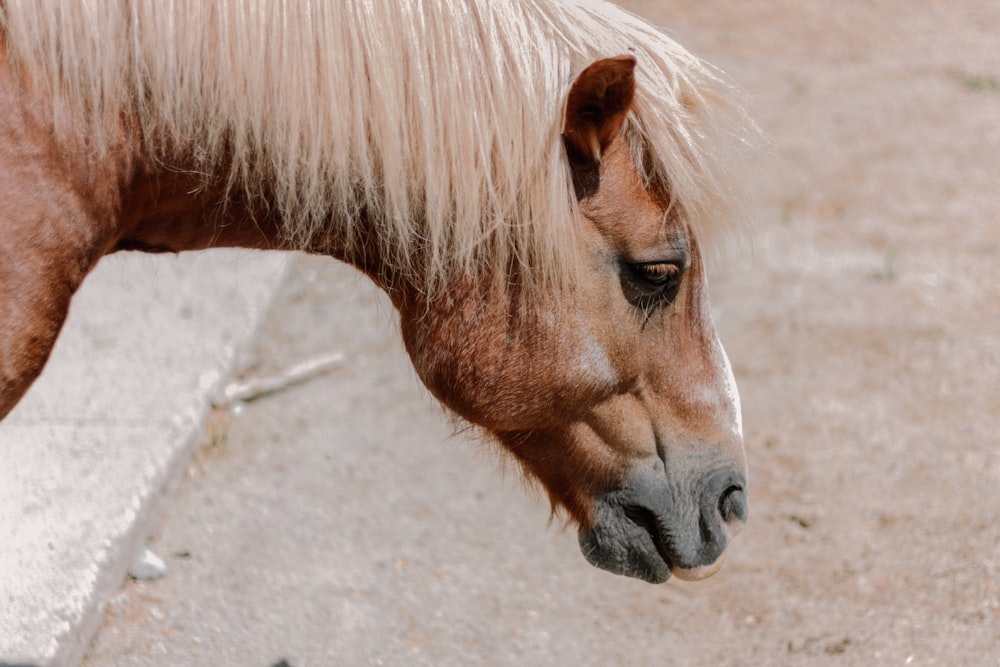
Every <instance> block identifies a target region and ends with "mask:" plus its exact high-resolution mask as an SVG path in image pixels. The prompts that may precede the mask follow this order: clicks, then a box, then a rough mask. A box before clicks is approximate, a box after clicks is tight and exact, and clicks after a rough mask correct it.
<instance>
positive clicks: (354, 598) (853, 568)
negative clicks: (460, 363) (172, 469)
mask: <svg viewBox="0 0 1000 667" xmlns="http://www.w3.org/2000/svg"><path fill="white" fill-rule="evenodd" d="M624 4H625V5H626V6H628V7H629V8H630V9H632V10H634V11H636V12H637V13H639V14H641V15H644V16H646V17H648V18H649V19H651V20H653V21H654V22H655V23H657V24H659V25H662V26H666V27H667V29H668V30H669V31H670V32H671V33H672V34H673V35H674V36H675V37H676V38H677V39H678V41H680V42H681V43H683V44H684V45H685V46H687V47H688V48H690V49H692V50H693V51H695V52H696V53H698V54H699V55H701V56H703V57H705V58H706V59H708V60H710V61H712V62H714V63H715V64H716V65H718V66H720V67H721V68H722V69H724V70H725V71H727V72H728V73H729V74H730V75H731V77H732V78H733V79H735V80H736V82H737V83H738V84H739V85H740V86H742V87H743V88H744V89H746V90H747V91H748V92H749V94H750V103H749V104H750V108H751V110H752V113H753V115H754V116H755V117H756V119H757V120H758V122H759V124H760V126H761V128H762V129H763V130H764V132H765V133H766V135H767V136H768V137H769V138H770V146H769V147H768V149H767V150H766V151H764V155H762V157H761V158H760V160H759V162H758V164H756V165H754V169H752V171H751V173H749V174H748V175H747V177H748V179H749V181H750V183H751V186H752V188H751V189H752V191H753V199H752V202H751V205H750V209H751V217H752V219H753V221H754V223H753V226H752V229H751V230H750V231H751V234H750V236H751V237H752V241H751V243H749V244H747V245H742V246H740V245H737V246H734V247H733V248H731V249H730V250H729V252H728V253H727V254H725V255H724V256H722V257H721V258H720V259H718V260H716V261H714V262H713V263H712V265H711V266H710V269H711V273H710V281H711V290H712V301H713V305H714V307H715V311H716V317H717V324H718V326H719V329H720V332H721V335H722V338H723V341H724V343H725V345H726V347H727V350H728V352H729V356H730V358H731V359H732V361H733V365H734V370H735V373H736V376H737V380H738V382H739V385H740V389H741V393H742V396H743V407H744V423H745V431H746V444H747V451H748V457H749V461H750V466H751V493H750V506H751V507H750V517H751V518H750V522H749V524H748V526H747V528H746V529H745V530H744V531H743V533H742V534H741V535H740V537H739V538H738V540H737V541H736V542H735V544H734V545H733V548H732V549H731V553H730V556H729V559H728V561H727V563H726V565H725V567H724V568H723V570H722V572H721V573H720V574H718V575H717V576H715V577H713V578H712V579H710V580H708V581H705V582H700V583H697V584H685V583H678V582H670V583H668V584H666V585H664V586H662V587H653V586H648V585H646V584H642V583H640V582H633V581H629V580H625V579H622V578H618V577H614V576H611V575H607V574H605V573H602V572H598V571H596V570H593V569H592V568H589V566H587V565H586V564H585V563H583V561H582V558H581V557H580V556H579V554H578V552H577V551H576V546H575V538H574V536H573V535H572V534H571V533H566V532H563V531H560V530H559V528H558V526H552V527H549V528H547V527H546V519H547V516H546V508H545V507H544V501H543V500H542V499H540V498H539V497H537V496H535V495H532V494H531V493H523V492H522V490H521V489H520V488H519V485H518V483H517V482H516V479H515V480H513V481H512V480H511V475H508V476H507V478H506V481H502V480H503V479H504V478H503V476H502V475H500V474H499V473H498V472H497V466H496V465H495V464H493V462H492V457H491V455H490V453H489V451H488V448H484V447H483V446H481V445H479V444H476V443H469V442H465V440H464V438H463V437H462V436H461V435H458V436H455V437H454V438H451V439H448V438H447V433H448V426H447V423H446V421H445V420H444V418H443V417H442V416H441V415H440V413H438V412H436V411H435V409H434V408H433V407H432V406H430V405H429V403H428V401H427V399H426V397H424V396H423V395H422V394H421V390H420V389H419V388H418V387H417V386H416V381H415V380H414V379H413V377H412V376H411V375H406V373H405V372H397V371H396V370H395V369H396V367H397V366H398V367H404V366H405V361H404V360H402V358H401V353H400V352H399V351H398V343H397V342H395V340H394V337H393V334H392V332H391V320H390V316H389V315H388V314H387V312H386V311H387V306H385V303H384V301H380V300H378V299H377V298H376V297H373V296H363V297H353V296H350V295H353V294H356V293H358V290H361V289H362V288H361V287H360V283H359V282H358V281H357V280H354V279H348V280H347V281H346V283H345V282H344V281H343V279H342V278H341V277H340V276H343V275H344V274H343V272H342V270H340V269H337V268H336V267H333V268H331V267H330V266H328V264H329V263H325V264H321V265H320V264H316V260H308V261H307V260H300V261H298V262H297V267H296V271H295V272H294V275H293V278H292V281H291V283H290V284H289V286H287V287H286V292H285V298H284V299H283V301H282V303H280V304H278V305H277V306H276V312H275V314H274V315H273V316H272V318H271V320H270V321H269V323H268V325H267V328H266V329H265V331H264V332H263V333H262V341H261V343H260V344H259V345H258V350H257V351H256V354H258V355H266V354H274V355H276V356H275V357H272V358H271V359H270V362H269V363H280V362H281V359H280V356H281V355H285V356H287V357H289V358H294V357H295V356H296V355H308V354H309V353H315V352H316V351H322V348H323V345H327V347H328V346H330V345H333V346H337V347H339V348H340V349H345V350H346V351H347V352H348V353H349V355H348V359H349V360H350V359H354V360H355V362H356V363H358V364H361V366H358V368H362V369H365V368H367V370H368V371H370V372H365V373H362V372H360V371H359V372H358V373H357V375H356V376H350V375H349V376H348V378H347V379H341V380H340V382H341V384H340V385H337V384H336V382H337V380H336V379H335V378H333V379H328V380H323V381H317V383H316V384H315V385H311V386H306V387H301V388H298V389H296V390H295V391H292V392H288V393H286V394H284V395H283V396H280V397H275V399H273V401H271V402H267V401H262V402H260V403H256V404H253V405H252V406H250V407H249V408H248V409H247V412H246V414H244V415H241V416H239V417H231V418H229V419H228V420H225V424H224V426H223V427H222V430H223V431H224V432H225V433H224V435H225V436H226V438H225V443H226V444H225V446H224V447H207V448H206V450H205V452H209V453H205V452H203V454H202V457H201V458H200V460H199V463H198V464H196V465H194V466H192V469H191V474H190V475H189V479H187V480H185V482H184V484H183V485H182V488H181V489H180V490H179V492H178V499H177V500H176V502H175V505H174V510H173V511H172V513H171V515H170V516H168V517H166V518H165V520H164V524H163V526H162V527H161V528H160V530H159V531H158V532H157V535H156V537H155V538H154V540H153V546H154V548H156V549H158V550H159V551H160V552H161V553H162V554H164V555H167V556H168V561H169V562H168V565H169V566H170V567H171V574H169V575H168V576H167V577H165V578H164V579H163V580H160V581H155V582H144V583H131V584H129V585H127V586H126V587H125V589H124V590H123V592H122V594H121V595H120V596H119V598H118V599H117V600H116V601H115V603H114V604H113V605H112V606H111V609H110V611H109V614H108V617H107V620H106V623H105V627H104V629H103V630H102V632H101V634H100V636H99V637H98V639H97V640H96V641H95V643H94V646H93V649H92V651H91V654H90V656H89V657H88V659H87V662H86V664H87V665H89V666H91V667H94V666H96V665H107V664H129V665H131V664H135V665H168V664H233V665H243V664H257V665H268V664H275V663H276V662H278V660H279V659H282V658H284V659H287V660H288V662H289V664H291V665H294V666H295V667H299V666H301V665H309V664H317V665H326V664H345V665H353V664H433V665H444V664H454V665H473V664H483V665H508V664H510V665H513V664H532V665H541V664H551V665H562V664H677V665H786V664H787V665H875V664H879V665H882V664H885V665H995V664H1000V447H998V437H997V433H998V432H1000V268H998V258H1000V39H998V36H1000V4H998V3H993V2H982V1H981V0H956V1H954V2H950V3H940V2H933V1H931V0H907V1H906V2H903V1H902V0H878V1H876V2H872V1H871V0H845V1H842V2H836V3H831V2H822V3H821V2H798V1H792V0H744V1H743V2H723V1H721V0H714V1H712V0H707V1H706V0H698V1H697V2H695V1H693V0H690V1H687V0H677V1H670V0H668V1H659V0H657V1H654V0H649V1H640V0H631V1H629V2H626V3H624ZM334 271H340V272H339V273H333V272H334ZM331 281H334V282H336V281H340V282H338V283H337V284H336V285H333V286H331ZM345 285H346V286H345ZM335 292H336V293H335ZM365 294H367V293H365ZM336 298H340V299H348V300H347V301H340V302H336V303H349V304H353V305H352V306H351V307H352V308H359V309H360V308H364V309H368V310H370V312H368V314H367V315H364V316H360V317H362V319H361V320H359V321H358V322H355V321H354V320H350V321H349V322H348V323H347V324H345V323H344V317H343V316H342V315H343V313H338V312H330V306H324V304H330V303H334V302H335V301H333V299H336ZM350 299H355V301H351V300H350ZM296 309H297V310H296ZM352 313H353V311H352ZM352 317H356V315H352ZM297 318H299V319H301V320H302V321H301V322H299V320H298V319H297ZM337 322H340V325H339V326H341V327H342V329H343V327H345V326H346V327H347V329H345V330H343V331H341V332H340V333H331V334H329V335H324V336H319V335H318V334H316V333H315V331H316V327H325V326H329V327H331V329H330V331H333V327H335V326H337ZM387 323H388V324H387ZM365 327H368V328H373V327H380V329H379V330H380V331H382V332H383V333H380V334H373V333H370V332H369V331H368V330H367V329H366V328H365ZM310 332H312V333H310ZM338 336H340V338H338ZM386 337H387V338H386ZM352 344H354V347H351V345H352ZM310 345H314V346H316V349H314V350H310V349H307V348H308V347H309V346H310ZM275 350H280V351H279V352H275ZM384 358H391V359H392V360H393V361H392V363H393V364H395V365H396V366H392V367H389V366H382V365H379V364H381V363H383V359H384ZM362 362H363V363H362ZM352 363H353V362H352ZM364 364H369V366H364ZM372 369H376V370H378V372H374V375H373V371H372ZM364 382H367V383H368V384H365V385H364V386H362V384H363V383H364ZM345 389H346V391H347V392H348V393H347V394H346V395H345V394H341V393H338V392H341V391H343V390H345ZM352 390H356V391H357V394H353V393H351V391H352ZM358 394H360V398H359V397H358ZM321 397H322V400H321ZM282 400H284V401H285V402H284V403H281V402H280V401H282ZM383 408H384V411H383ZM345 415H347V416H352V417H354V418H357V417H358V416H359V415H361V416H362V417H363V420H366V421H364V429H363V431H362V432H361V433H360V435H359V433H358V432H341V431H339V430H338V429H341V428H343V423H344V416H345ZM216 428H218V427H216ZM216 435H218V434H216ZM338 439H340V440H343V441H344V442H348V441H352V439H354V440H359V441H360V440H364V441H365V443H367V444H365V443H362V444H365V446H367V447H369V449H367V450H365V449H364V448H362V449H361V450H359V452H360V453H358V454H357V455H356V456H357V458H356V459H355V458H351V457H352V456H355V455H354V454H350V453H341V449H340V445H339V444H337V441H338ZM366 439H367V440H366ZM408 439H410V440H412V439H416V440H421V441H422V442H418V443H416V445H415V446H414V447H413V448H409V447H407V448H404V447H403V445H405V444H407V442H406V441H407V440H408ZM312 442H324V443H326V445H324V446H325V447H326V450H324V454H323V456H322V457H319V456H318V455H316V454H314V453H312V454H311V453H310V452H314V451H315V450H310V449H304V448H303V447H304V446H305V445H303V444H302V443H312ZM276 443H277V444H276ZM331 443H333V444H331ZM397 445H398V448H397ZM296 447H300V449H296ZM371 447H374V448H375V449H371ZM379 448H381V449H379ZM345 451H346V450H345ZM282 452H284V454H282ZM373 452H375V454H373ZM376 455H377V456H379V457H381V458H380V463H379V464H378V465H375V464H372V463H371V457H372V456H376ZM280 456H285V457H286V458H283V459H281V460H280V461H278V460H277V457H280ZM310 457H312V458H310ZM254 466H257V467H254ZM295 466H298V467H295ZM310 475H317V477H315V478H313V477H310ZM269 479H270V480H271V481H268V480H269ZM274 479H278V480H280V482H274ZM421 484H422V485H423V486H420V485H421ZM262 485H263V486H265V487H268V488H271V487H272V486H273V487H274V489H273V494H272V495H269V496H268V495H264V496H259V497H257V496H255V498H256V500H252V499H251V500H248V499H246V497H243V496H240V497H239V498H242V499H239V498H237V496H236V494H237V493H239V492H241V490H242V491H246V492H250V491H252V490H253V489H255V488H258V487H260V486H262ZM223 491H225V493H223ZM331 493H332V494H334V495H335V497H334V499H333V500H332V501H331V500H329V499H328V498H327V497H326V496H327V495H329V494H331ZM366 493H367V494H368V495H365V494H366ZM337 494H339V495H337ZM224 498H229V500H225V499H224ZM254 503H256V504H254ZM326 503H332V504H326ZM324 508H325V509H324ZM276 515H277V516H278V518H277V519H275V516H276ZM255 518H263V519H266V521H265V522H264V523H259V522H258V523H254V522H253V520H254V519H255ZM314 519H315V521H316V523H315V524H312V523H309V522H310V521H313V520H314ZM213 522H214V523H213ZM241 530H244V531H246V532H244V533H241V532H239V531H241ZM227 544H228V545H229V546H228V547H227V546H225V545H227ZM265 552H270V555H269V556H266V557H265V555H264V554H265ZM258 561H260V562H258ZM265 561H266V562H265ZM255 596H256V597H255ZM261 597H264V600H265V602H264V603H263V604H261V603H260V598H261Z"/></svg>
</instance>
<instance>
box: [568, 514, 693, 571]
mask: <svg viewBox="0 0 1000 667" xmlns="http://www.w3.org/2000/svg"><path fill="white" fill-rule="evenodd" d="M615 515H616V516H608V515H605V516H603V517H601V518H602V519H603V520H602V521H600V522H595V525H594V526H593V527H592V528H590V529H589V530H581V531H580V534H579V536H578V537H579V542H580V550H581V551H582V552H583V555H584V557H585V558H586V559H587V561H588V562H590V564H591V565H594V566H595V567H598V568H601V569H602V570H607V571H609V572H613V573H615V574H622V575H625V576H627V577H635V578H637V579H642V580H643V581H647V582H649V583H651V584H662V583H664V582H665V581H667V580H668V579H670V576H671V573H672V571H673V569H674V567H673V564H672V563H671V559H670V556H669V553H670V551H669V547H668V546H667V544H668V542H667V540H668V537H667V535H666V534H665V531H664V530H663V529H662V527H661V526H660V522H659V521H657V519H656V516H655V515H654V514H653V512H652V511H651V510H649V509H647V508H644V507H639V506H634V505H630V506H625V507H621V508H619V509H618V511H617V512H615Z"/></svg>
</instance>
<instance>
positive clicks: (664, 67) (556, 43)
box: [0, 0, 751, 291]
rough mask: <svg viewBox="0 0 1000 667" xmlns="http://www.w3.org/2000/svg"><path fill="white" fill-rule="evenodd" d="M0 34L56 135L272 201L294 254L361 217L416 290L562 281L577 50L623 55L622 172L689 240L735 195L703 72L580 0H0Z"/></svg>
mask: <svg viewBox="0 0 1000 667" xmlns="http://www.w3.org/2000/svg"><path fill="white" fill-rule="evenodd" d="M0 26H2V29H3V30H4V34H5V42H6V46H7V50H8V54H9V55H10V56H11V57H12V58H13V59H15V60H16V61H18V62H20V63H21V64H22V68H23V69H24V70H25V71H27V72H29V73H30V74H31V76H33V77H35V78H38V79H39V80H40V81H43V82H45V83H46V85H47V86H48V87H49V88H50V90H51V91H52V94H53V96H54V97H55V98H56V100H57V103H59V104H64V105H66V106H68V107H70V108H72V109H75V110H76V114H75V116H74V118H75V124H73V123H71V124H69V125H68V126H66V127H61V128H59V127H57V130H59V131H63V132H75V133H77V134H87V135H89V136H90V137H91V138H90V140H89V145H92V146H95V150H100V146H101V141H102V140H104V141H106V142H107V144H108V145H112V143H113V142H112V137H111V136H110V135H111V134H112V131H111V130H107V129H105V120H106V119H108V118H120V117H123V116H124V117H128V118H135V119H136V120H137V122H138V123H139V126H140V127H141V129H142V132H143V136H144V137H146V142H147V144H148V149H149V151H150V152H151V154H152V155H151V157H152V158H154V159H156V160H157V161H160V162H165V163H167V164H171V163H176V160H177V155H180V154H183V155H184V156H185V159H187V160H189V162H188V163H186V164H180V166H182V167H185V168H188V169H190V170H192V171H199V172H202V173H206V174H215V175H220V174H221V178H222V179H223V180H224V181H226V182H229V183H230V184H232V187H234V188H241V189H244V190H245V191H246V193H247V195H248V196H249V197H251V198H252V199H257V198H260V197H266V198H268V199H270V200H272V201H273V205H274V206H275V207H276V208H277V210H278V212H279V214H280V217H281V218H282V219H283V220H284V224H285V231H286V234H287V235H288V237H289V238H290V239H292V240H294V242H295V243H297V244H300V245H301V246H303V247H305V246H308V245H310V244H313V243H315V241H316V240H317V239H318V238H322V237H323V236H324V235H333V236H340V237H345V236H346V237H350V236H351V235H352V234H356V232H357V229H355V228H354V226H355V225H358V224H366V225H370V226H372V227H373V233H372V232H369V233H366V234H365V235H364V236H365V238H375V239H376V240H377V243H378V246H379V247H378V250H379V252H380V253H381V255H382V257H383V259H384V260H385V261H387V262H390V263H392V264H393V265H394V267H395V269H396V271H397V273H399V274H400V275H404V276H409V277H410V278H412V279H413V280H418V281H421V282H423V283H424V284H425V285H426V287H427V288H428V289H434V287H435V286H436V285H440V284H441V283H442V282H443V281H444V280H446V279H447V278H448V277H450V276H454V275H456V274H459V273H462V274H466V275H477V276H489V277H490V278H491V279H495V280H497V281H498V282H500V283H503V282H508V281H509V278H510V277H511V276H509V275H508V274H509V273H511V272H517V273H518V274H519V283H520V284H521V285H522V286H526V287H527V288H528V290H529V291H530V290H531V288H532V287H538V286H544V285H549V286H551V285H560V284H566V283H568V282H570V283H571V282H572V279H571V278H572V276H573V275H574V272H575V270H576V265H577V264H578V262H577V253H578V248H579V246H578V244H577V243H576V242H575V238H576V237H577V230H576V229H575V224H574V213H575V206H576V203H575V200H574V197H573V188H572V183H571V178H570V173H569V165H568V162H567V160H566V157H565V154H564V150H563V145H562V140H561V130H562V104H563V100H564V97H565V95H566V92H567V91H568V88H569V85H570V84H571V82H572V78H573V76H574V75H575V73H577V72H579V71H580V70H582V69H583V68H584V67H585V66H586V65H588V64H589V63H590V62H592V61H593V60H595V59H598V58H602V57H607V56H614V55H619V54H622V53H632V54H634V55H635V56H636V57H637V59H638V67H637V76H638V81H637V94H636V98H635V103H634V106H633V110H632V112H631V113H630V117H629V119H628V120H627V122H626V134H627V136H628V137H629V141H630V142H631V143H632V145H633V153H634V155H635V161H636V166H637V167H639V168H640V169H642V171H643V174H644V176H645V177H646V178H647V180H648V182H650V183H659V184H665V185H666V186H668V187H669V188H670V191H671V193H672V196H673V197H674V199H675V201H676V202H677V203H678V204H679V205H680V206H682V207H683V209H684V210H685V213H686V214H687V215H688V216H689V218H690V219H691V220H692V222H693V224H694V226H695V228H696V229H698V230H699V233H705V234H707V233H709V232H710V231H711V230H712V229H713V228H715V227H717V222H716V221H720V220H723V219H725V218H726V217H727V213H728V210H729V207H730V204H732V202H734V201H736V197H735V196H734V195H735V194H736V192H737V190H738V189H737V188H735V187H734V185H733V184H734V180H733V179H732V176H733V174H732V173H731V172H730V170H729V168H728V165H729V164H731V163H732V157H733V154H734V151H738V148H739V147H740V145H741V142H742V141H743V140H744V139H745V137H746V136H748V135H749V134H750V133H751V132H750V126H749V125H748V123H747V122H746V121H745V120H744V115H743V114H742V111H741V110H740V108H739V105H738V104H732V103H731V102H730V100H731V99H732V97H731V94H730V93H731V91H730V90H729V89H728V86H727V84H725V83H724V82H723V81H722V79H721V78H720V77H719V76H718V75H717V74H716V73H715V72H714V71H713V70H712V69H711V68H709V67H708V66H706V65H704V64H703V63H702V62H701V61H700V60H698V59H696V58H694V57H693V56H691V55H690V54H688V53H687V52H686V51H684V50H683V49H682V48H681V47H680V46H678V45H677V44H676V43H675V42H673V41H672V40H670V39H669V38H667V37H665V36H664V35H663V34H662V33H661V32H659V31H657V30H655V29H653V28H652V27H650V26H649V25H648V24H646V23H645V22H643V21H642V20H640V19H638V18H636V17H634V16H632V15H631V14H628V13H627V12H625V11H624V10H622V9H620V8H618V7H615V6H613V5H610V4H606V3H604V2H600V1H592V0H569V1H566V2H558V1H556V0H533V1H528V2H501V1H497V0H467V1H436V2H431V1H427V2H398V3H396V2H376V3H372V2H360V1H352V0H331V1H329V2H311V3H294V2H293V3H289V2H277V1H268V0H247V1H245V2H229V3H206V2H203V0H169V1H168V0H131V1H126V0H99V1H95V2H87V3H76V2H64V1H63V0H8V1H7V2H5V3H4V4H3V5H2V6H0ZM102 133H103V134H102ZM359 211H364V213H365V215H364V216H359V215H358V212H359Z"/></svg>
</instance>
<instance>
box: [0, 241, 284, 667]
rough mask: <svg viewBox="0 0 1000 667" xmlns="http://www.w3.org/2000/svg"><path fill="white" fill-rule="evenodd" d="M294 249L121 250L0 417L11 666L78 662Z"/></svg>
mask: <svg viewBox="0 0 1000 667" xmlns="http://www.w3.org/2000/svg"><path fill="white" fill-rule="evenodd" d="M286 262H287V256H286V255H282V254H277V253H256V252H250V251H235V250H226V251H210V252H202V253H191V254H185V255H181V256H156V257H154V256H149V255H138V254H135V255H132V254H128V255H119V256H113V257H109V258H107V259H105V260H104V261H102V263H101V265H100V266H99V267H98V269H97V270H96V271H95V272H94V274H93V275H91V276H90V277H89V278H88V279H87V281H86V283H85V284H84V286H83V288H82V289H81V291H80V293H79V294H78V295H77V296H76V298H75V300H74V303H73V308H72V312H71V314H70V318H69V321H68V322H67V324H66V327H65V329H64V331H63V333H62V335H61V337H60V340H59V343H58V344H57V346H56V349H55V351H54V352H53V356H52V359H51V360H50V362H49V364H48V366H47V367H46V369H45V372H44V373H43V374H42V376H41V377H40V378H39V379H38V381H37V383H36V384H35V385H34V386H33V387H32V389H31V391H30V392H29V394H28V395H27V396H26V397H25V399H24V400H23V401H22V402H21V404H20V405H18V406H17V408H15V410H14V411H13V412H12V413H11V414H10V415H9V417H8V418H7V419H6V420H5V421H4V422H3V423H2V424H0V462H2V463H0V665H10V664H20V665H38V666H50V665H52V666H56V665H73V664H77V663H78V662H79V660H80V658H81V656H82V654H83V651H84V649H85V648H86V646H87V643H88V642H89V641H90V638H91V636H92V634H93V632H94V631H95V629H96V628H97V626H98V624H99V622H100V619H101V613H102V611H103V608H104V605H105V603H106V601H107V600H108V598H109V597H110V596H111V595H112V594H113V593H114V592H115V591H116V590H117V588H118V586H119V585H120V583H121V581H122V579H123V578H124V576H125V573H126V571H127V569H128V565H129V564H130V562H131V560H132V558H133V557H134V555H135V554H136V553H137V551H138V550H139V549H140V548H141V547H142V544H143V542H144V540H145V538H146V536H147V533H148V530H149V526H150V520H151V518H152V516H153V515H154V514H155V510H156V507H157V504H158V502H159V498H160V496H161V495H162V491H163V489H164V487H166V486H168V485H169V484H170V482H171V480H172V479H174V478H175V477H176V474H177V472H178V470H179V469H180V467H181V466H182V465H183V463H184V462H185V461H186V460H187V457H188V455H189V454H190V448H191V447H192V446H193V444H194V442H193V436H194V435H195V433H196V432H197V431H198V430H199V429H200V425H201V422H202V420H203V418H204V416H205V413H206V410H207V408H208V403H209V397H210V396H211V392H212V391H213V390H214V389H215V388H216V387H217V385H218V384H219V382H220V381H222V380H223V379H225V377H226V376H227V375H228V373H229V372H230V371H231V369H232V367H233V365H234V363H235V361H236V359H237V355H238V352H239V350H240V349H241V348H242V346H243V345H244V343H245V342H246V341H247V340H248V339H249V338H250V336H251V335H252V334H253V332H254V331H255V329H256V327H257V325H258V323H259V321H260V319H261V317H262V315H263V313H264V312H265V311H266V308H267V306H268V305H269V303H270V299H271V297H272V295H273V293H274V290H275V288H276V287H277V285H278V284H279V283H280V281H281V277H282V276H283V273H284V270H285V265H286Z"/></svg>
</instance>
